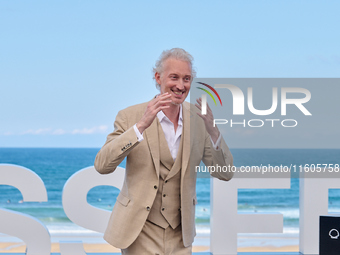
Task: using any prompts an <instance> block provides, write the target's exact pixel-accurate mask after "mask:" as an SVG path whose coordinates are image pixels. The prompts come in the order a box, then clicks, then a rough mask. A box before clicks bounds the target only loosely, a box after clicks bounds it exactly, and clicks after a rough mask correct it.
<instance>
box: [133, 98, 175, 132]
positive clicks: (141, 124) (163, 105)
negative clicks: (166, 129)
mask: <svg viewBox="0 0 340 255" xmlns="http://www.w3.org/2000/svg"><path fill="white" fill-rule="evenodd" d="M170 97H171V95H170V94H169V93H168V92H166V93H164V94H161V95H159V96H158V97H156V98H154V99H153V100H151V101H150V102H149V103H148V105H147V107H146V110H145V112H144V115H143V117H142V118H141V119H140V121H138V122H137V125H136V126H137V128H138V130H139V132H140V133H141V134H142V133H143V132H144V130H145V129H147V128H148V127H149V126H150V125H151V123H152V122H153V120H154V119H155V117H156V115H157V113H158V112H159V111H161V110H163V109H167V108H169V107H170V106H169V103H171V100H169V98H170Z"/></svg>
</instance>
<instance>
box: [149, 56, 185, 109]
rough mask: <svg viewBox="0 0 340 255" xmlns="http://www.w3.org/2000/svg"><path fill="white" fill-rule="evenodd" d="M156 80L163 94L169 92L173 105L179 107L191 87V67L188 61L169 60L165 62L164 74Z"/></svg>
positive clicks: (156, 76) (158, 75) (157, 75)
mask: <svg viewBox="0 0 340 255" xmlns="http://www.w3.org/2000/svg"><path fill="white" fill-rule="evenodd" d="M155 78H156V81H157V83H158V84H159V85H160V89H161V94H163V93H165V92H168V93H169V94H170V95H171V98H170V99H171V101H172V103H173V104H176V105H179V104H181V103H183V102H184V100H185V98H186V97H187V95H188V93H189V90H190V85H191V67H190V64H189V63H188V62H186V61H182V60H178V59H174V58H169V59H167V60H166V61H165V62H164V66H163V72H162V74H159V73H156V74H155Z"/></svg>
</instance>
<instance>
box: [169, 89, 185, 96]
mask: <svg viewBox="0 0 340 255" xmlns="http://www.w3.org/2000/svg"><path fill="white" fill-rule="evenodd" d="M171 91H172V92H174V94H175V95H178V96H181V95H183V94H184V91H173V90H171Z"/></svg>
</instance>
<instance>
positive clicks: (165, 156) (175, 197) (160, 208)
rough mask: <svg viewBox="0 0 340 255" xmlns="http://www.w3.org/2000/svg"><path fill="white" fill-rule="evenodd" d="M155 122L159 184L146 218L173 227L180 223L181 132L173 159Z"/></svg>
mask: <svg viewBox="0 0 340 255" xmlns="http://www.w3.org/2000/svg"><path fill="white" fill-rule="evenodd" d="M157 123H158V134H159V141H160V146H159V151H160V169H159V170H160V171H159V185H158V187H157V188H158V190H157V194H156V198H155V200H154V203H153V205H152V207H151V210H150V213H149V216H148V220H149V221H151V222H153V223H155V224H156V225H158V226H160V227H162V228H167V227H168V226H169V225H170V226H171V227H172V228H173V229H175V228H176V227H177V226H178V225H179V224H180V223H181V197H180V185H181V171H180V170H181V165H182V148H183V143H182V141H183V134H182V136H181V142H180V145H179V148H178V153H177V157H176V160H175V161H174V160H173V158H172V156H171V153H170V150H169V147H168V146H165V145H167V144H168V143H167V141H166V139H165V136H164V133H163V129H162V126H161V125H160V123H159V122H158V121H157Z"/></svg>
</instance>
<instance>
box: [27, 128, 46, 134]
mask: <svg viewBox="0 0 340 255" xmlns="http://www.w3.org/2000/svg"><path fill="white" fill-rule="evenodd" d="M50 131H51V129H50V128H39V129H36V130H33V129H29V130H26V131H24V132H22V133H21V134H22V135H45V134H48V133H50Z"/></svg>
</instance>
